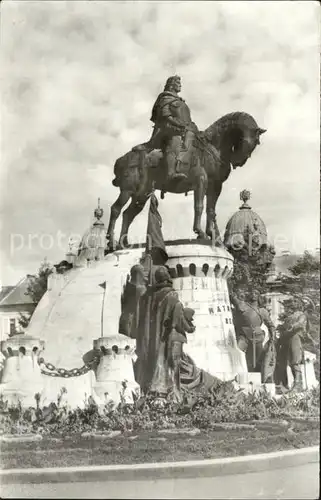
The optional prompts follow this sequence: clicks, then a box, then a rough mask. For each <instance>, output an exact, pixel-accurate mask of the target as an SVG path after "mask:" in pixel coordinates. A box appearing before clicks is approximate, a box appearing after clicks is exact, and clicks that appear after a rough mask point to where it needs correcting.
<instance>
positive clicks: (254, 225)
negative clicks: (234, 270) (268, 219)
mask: <svg viewBox="0 0 321 500" xmlns="http://www.w3.org/2000/svg"><path fill="white" fill-rule="evenodd" d="M250 197H251V193H250V191H248V190H247V189H243V191H241V192H240V199H241V200H242V201H243V204H242V205H241V206H240V208H239V211H238V212H235V214H234V215H232V217H231V218H230V220H229V221H228V223H227V225H226V229H225V234H224V245H225V246H226V248H227V249H228V250H229V251H230V252H231V253H232V255H234V256H235V255H236V254H237V252H240V251H241V250H243V251H245V252H246V253H247V254H252V253H253V252H256V251H258V250H259V249H264V248H266V247H267V230H266V227H265V224H264V222H263V220H262V219H261V217H260V216H259V215H258V214H257V213H256V212H254V211H253V210H252V208H251V207H250V205H249V204H248V201H249V199H250Z"/></svg>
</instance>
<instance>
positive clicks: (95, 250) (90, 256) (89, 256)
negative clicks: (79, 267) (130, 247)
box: [77, 198, 106, 263]
mask: <svg viewBox="0 0 321 500" xmlns="http://www.w3.org/2000/svg"><path fill="white" fill-rule="evenodd" d="M103 215H104V211H103V209H102V208H101V207H100V199H99V198H98V207H97V208H96V209H95V211H94V217H95V220H94V223H93V224H92V226H91V227H90V228H89V229H88V230H87V231H86V232H85V234H84V235H83V237H82V239H81V242H80V245H79V248H78V259H77V262H78V263H79V261H82V260H86V261H91V260H101V259H103V258H104V251H105V245H106V229H105V225H104V223H103V221H101V220H100V219H101V218H102V216H103Z"/></svg>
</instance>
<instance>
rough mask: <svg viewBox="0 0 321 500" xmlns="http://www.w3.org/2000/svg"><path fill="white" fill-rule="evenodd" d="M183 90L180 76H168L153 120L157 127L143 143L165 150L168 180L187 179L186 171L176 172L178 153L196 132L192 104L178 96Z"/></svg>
mask: <svg viewBox="0 0 321 500" xmlns="http://www.w3.org/2000/svg"><path fill="white" fill-rule="evenodd" d="M180 91H181V79H180V77H179V76H171V77H169V78H168V79H167V82H166V84H165V87H164V91H163V92H161V93H160V94H159V96H158V97H157V99H156V101H155V104H154V106H153V110H152V116H151V121H152V122H153V123H154V124H155V126H154V130H153V133H152V136H151V138H150V140H149V141H148V142H147V143H145V144H144V145H142V146H143V147H144V148H147V149H149V150H151V149H161V150H162V152H163V154H164V159H165V164H166V167H167V181H171V180H175V181H176V180H182V179H186V175H185V174H183V173H178V172H177V171H176V168H177V163H178V160H179V154H180V152H181V151H184V150H185V151H187V150H188V149H189V147H190V146H191V144H192V141H193V138H194V136H195V133H196V132H197V127H196V125H195V123H193V122H192V119H191V114H190V110H189V107H188V106H187V104H186V103H185V101H184V100H183V99H182V98H181V97H179V95H178V94H179V92H180Z"/></svg>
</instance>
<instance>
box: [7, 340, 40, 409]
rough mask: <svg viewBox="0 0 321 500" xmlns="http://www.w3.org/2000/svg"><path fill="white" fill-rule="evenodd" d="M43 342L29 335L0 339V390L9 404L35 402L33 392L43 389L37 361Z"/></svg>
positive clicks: (31, 404) (25, 404)
mask: <svg viewBox="0 0 321 500" xmlns="http://www.w3.org/2000/svg"><path fill="white" fill-rule="evenodd" d="M43 348H44V342H43V341H41V340H39V339H36V338H34V337H31V336H29V335H24V334H21V335H16V336H14V337H12V338H9V339H8V340H5V341H3V342H1V352H2V354H3V355H4V356H5V360H4V367H3V372H2V378H1V384H0V393H1V394H2V395H3V397H4V399H5V400H8V401H9V403H11V404H16V403H18V401H20V402H21V404H22V405H23V406H35V405H36V402H35V394H36V393H40V395H42V392H43V385H44V382H43V377H42V375H41V371H40V367H39V364H38V358H39V354H40V353H41V352H42V350H43Z"/></svg>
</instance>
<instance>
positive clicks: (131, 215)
mask: <svg viewBox="0 0 321 500" xmlns="http://www.w3.org/2000/svg"><path fill="white" fill-rule="evenodd" d="M147 200H148V196H140V197H139V198H136V197H132V201H131V203H130V205H129V207H128V208H126V210H125V212H124V213H123V223H122V227H121V231H120V239H119V245H120V246H121V248H124V247H127V246H128V230H129V227H130V225H131V223H132V222H133V220H134V219H135V217H136V216H137V215H138V214H139V213H140V212H141V211H142V210H143V208H144V206H145V205H146V201H147Z"/></svg>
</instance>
